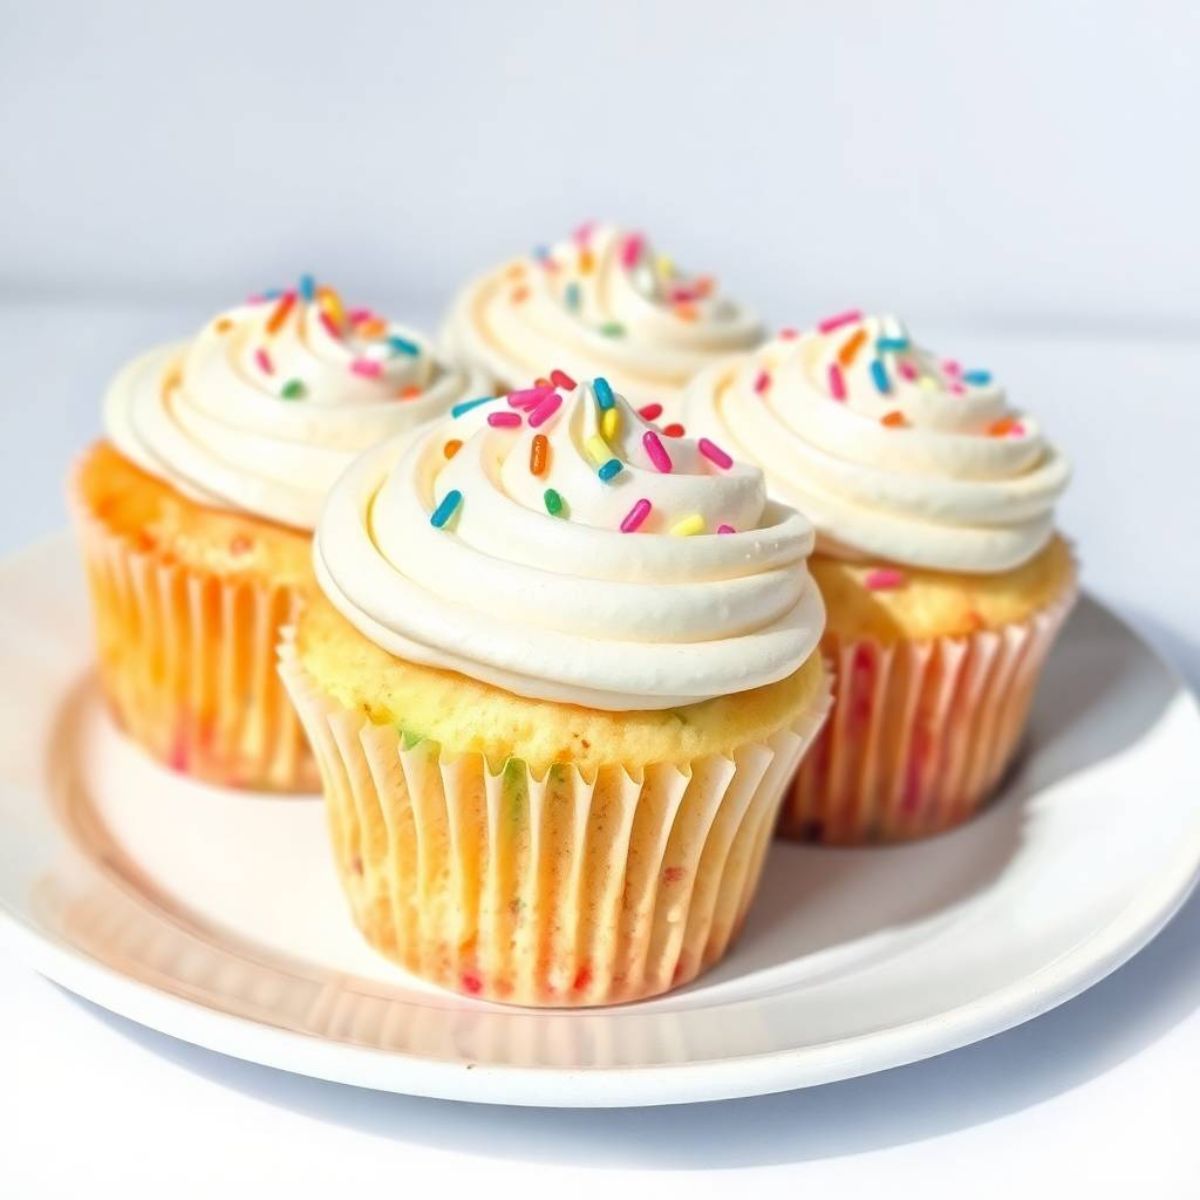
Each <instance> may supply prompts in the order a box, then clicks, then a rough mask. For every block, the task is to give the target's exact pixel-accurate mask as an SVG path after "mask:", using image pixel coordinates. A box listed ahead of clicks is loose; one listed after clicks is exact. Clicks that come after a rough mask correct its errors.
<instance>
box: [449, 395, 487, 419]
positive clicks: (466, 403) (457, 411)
mask: <svg viewBox="0 0 1200 1200" xmlns="http://www.w3.org/2000/svg"><path fill="white" fill-rule="evenodd" d="M498 398H499V397H497V396H480V397H479V398H478V399H477V400H460V401H459V402H458V403H457V404H456V405H455V406H454V407H453V408H452V409H451V410H450V415H451V416H452V417H453V418H454V419H455V420H458V418H459V417H461V416H462V415H463V414H464V413H469V412H470V411H471V409H473V408H478V407H479V406H480V405H481V404H491V402H492V401H493V400H496V399H498Z"/></svg>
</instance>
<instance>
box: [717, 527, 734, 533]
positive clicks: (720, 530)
mask: <svg viewBox="0 0 1200 1200" xmlns="http://www.w3.org/2000/svg"><path fill="white" fill-rule="evenodd" d="M717 532H718V533H737V530H736V529H734V527H733V526H732V525H718V526H717Z"/></svg>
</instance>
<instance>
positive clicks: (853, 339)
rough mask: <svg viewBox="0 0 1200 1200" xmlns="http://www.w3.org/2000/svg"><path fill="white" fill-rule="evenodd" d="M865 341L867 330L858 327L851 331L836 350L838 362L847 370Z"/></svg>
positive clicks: (852, 364)
mask: <svg viewBox="0 0 1200 1200" xmlns="http://www.w3.org/2000/svg"><path fill="white" fill-rule="evenodd" d="M866 341H867V331H866V330H865V329H858V330H856V331H855V332H854V333H852V334H851V335H850V336H849V337H848V338H847V339H846V340H845V341H844V342H843V343H842V347H841V349H840V350H839V351H838V362H839V363H841V364H842V366H843V367H845V368H846V369H847V370H849V368H850V367H852V366H854V360H855V359H856V358H857V357H858V352H859V351H860V350H861V349H862V348H863V346H864V345H865V344H866Z"/></svg>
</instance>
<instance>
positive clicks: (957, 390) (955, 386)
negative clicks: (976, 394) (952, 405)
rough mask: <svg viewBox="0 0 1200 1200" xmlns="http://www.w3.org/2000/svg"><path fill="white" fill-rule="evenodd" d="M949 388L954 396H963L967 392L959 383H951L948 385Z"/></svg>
mask: <svg viewBox="0 0 1200 1200" xmlns="http://www.w3.org/2000/svg"><path fill="white" fill-rule="evenodd" d="M950 390H951V391H952V392H953V393H954V394H955V395H956V396H965V395H966V394H967V389H966V388H965V387H964V386H963V385H962V384H961V383H952V384H951V385H950Z"/></svg>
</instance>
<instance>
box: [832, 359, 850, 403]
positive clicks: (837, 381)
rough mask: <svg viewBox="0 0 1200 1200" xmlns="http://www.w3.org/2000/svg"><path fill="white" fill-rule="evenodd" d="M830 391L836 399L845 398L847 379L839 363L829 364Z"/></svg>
mask: <svg viewBox="0 0 1200 1200" xmlns="http://www.w3.org/2000/svg"><path fill="white" fill-rule="evenodd" d="M829 393H830V395H831V396H832V397H833V398H834V399H835V400H845V398H846V380H845V378H844V377H843V375H842V368H841V367H839V366H838V365H837V363H830V364H829Z"/></svg>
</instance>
